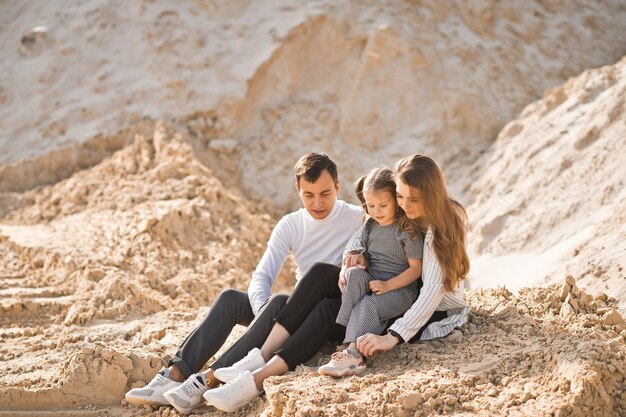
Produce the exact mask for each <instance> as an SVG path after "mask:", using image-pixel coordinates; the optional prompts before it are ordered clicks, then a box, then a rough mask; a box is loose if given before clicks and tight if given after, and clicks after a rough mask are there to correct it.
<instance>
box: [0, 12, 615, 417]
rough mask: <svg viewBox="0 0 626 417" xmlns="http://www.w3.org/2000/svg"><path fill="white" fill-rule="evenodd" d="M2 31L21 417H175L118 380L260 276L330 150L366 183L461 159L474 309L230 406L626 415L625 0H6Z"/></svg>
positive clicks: (311, 367)
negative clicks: (409, 164) (144, 402)
mask: <svg viewBox="0 0 626 417" xmlns="http://www.w3.org/2000/svg"><path fill="white" fill-rule="evenodd" d="M607 28H610V30H607ZM0 37H1V39H3V40H6V41H5V42H2V43H0V51H1V52H2V54H1V55H0V56H1V58H0V72H1V73H2V74H3V75H2V76H1V77H0V104H1V105H2V106H1V107H0V132H1V133H0V253H2V255H1V256H0V313H1V314H0V322H1V326H0V360H1V361H2V363H3V369H4V370H5V371H4V372H3V373H2V374H1V375H0V416H2V415H11V416H16V415H19V416H28V417H34V416H38V415H41V413H42V412H43V411H46V410H56V411H57V412H58V415H63V416H65V415H68V416H82V415H121V416H126V417H131V416H133V417H134V416H144V415H150V416H151V417H157V416H158V417H166V416H173V415H177V414H176V413H175V412H174V411H173V410H172V409H170V408H167V407H162V408H160V409H157V410H149V409H143V408H137V407H131V406H129V405H128V404H126V403H125V401H124V400H123V394H124V392H125V391H126V390H128V389H129V388H130V387H133V386H141V385H143V384H145V383H146V382H147V381H149V380H150V378H151V377H152V376H153V375H154V374H155V372H156V371H157V370H158V369H159V368H160V367H161V366H163V364H164V359H165V358H167V357H168V356H169V355H171V354H172V353H173V352H174V351H175V349H176V347H177V346H178V345H179V344H180V342H181V341H182V340H183V338H184V337H185V335H186V334H187V333H188V332H189V331H190V330H191V329H192V328H193V326H194V325H195V324H196V323H197V321H198V320H199V319H200V318H201V316H202V315H203V314H205V313H206V311H207V309H208V306H209V305H210V303H211V301H212V300H214V299H215V296H216V295H217V294H218V293H219V291H220V290H221V289H223V288H227V287H235V288H240V289H243V288H245V287H246V285H247V283H248V280H249V276H250V273H251V272H252V270H253V269H254V267H255V264H256V262H257V260H258V259H259V257H260V256H261V253H262V251H263V250H264V248H265V243H266V241H267V238H268V236H269V233H270V230H271V227H272V226H273V224H274V223H275V221H276V220H277V219H278V218H279V216H280V214H282V213H284V212H286V211H287V210H289V209H292V208H294V207H297V206H298V201H297V198H296V195H295V193H293V191H292V190H293V183H292V182H293V179H292V178H291V175H290V169H291V166H292V165H293V162H294V161H295V159H296V158H297V157H298V156H300V155H301V154H302V153H304V152H306V151H309V150H323V151H327V152H329V153H331V154H332V155H333V156H334V157H335V159H336V160H337V161H338V163H339V164H340V167H341V170H342V176H341V179H342V181H343V182H344V186H345V188H344V192H343V197H344V198H348V199H350V198H352V197H351V196H350V193H349V189H350V187H349V183H350V182H352V180H353V179H354V177H355V176H356V175H357V174H362V173H363V172H364V171H365V170H367V169H368V168H369V167H370V166H373V165H375V164H377V163H386V164H390V163H392V162H393V161H394V160H395V159H396V158H398V157H400V156H403V155H405V154H407V153H412V152H418V151H419V152H424V153H429V154H431V155H433V156H434V157H435V159H437V160H438V161H440V162H441V164H442V165H443V168H444V170H445V172H446V174H447V176H448V180H449V183H450V186H451V189H452V191H454V193H455V194H457V195H459V196H460V197H461V199H462V200H463V201H464V202H465V203H466V205H467V207H468V212H469V215H470V221H471V225H470V234H469V243H470V249H471V252H472V267H473V271H472V276H471V278H470V280H469V283H470V286H471V287H472V289H471V290H470V291H468V292H467V298H468V301H469V302H470V304H471V306H472V307H473V311H472V314H471V319H470V323H469V324H468V325H466V326H464V328H462V329H460V330H456V331H455V332H454V333H453V334H451V335H450V336H449V337H447V338H446V339H444V340H436V341H430V342H422V343H418V344H415V345H403V346H401V347H399V348H398V349H395V350H394V351H392V352H389V353H386V354H383V355H379V356H377V357H376V358H375V359H374V360H373V361H372V363H371V366H370V367H369V370H368V372H367V374H366V375H365V376H363V377H361V378H349V379H345V380H342V381H335V380H332V379H329V378H325V377H321V376H318V374H317V373H316V372H315V371H316V366H317V365H318V364H320V363H322V362H325V361H326V360H327V359H328V356H329V354H330V353H331V352H333V351H334V347H332V346H328V347H326V348H324V349H323V350H322V352H320V354H318V355H317V356H316V357H315V358H314V359H312V360H311V361H310V362H309V363H307V364H305V365H303V366H301V367H299V368H298V369H297V370H296V371H295V372H292V373H288V374H287V375H285V376H282V377H275V378H272V379H270V380H268V383H267V386H266V387H265V388H266V396H265V397H262V398H259V399H257V400H255V401H254V402H253V403H251V404H250V405H248V406H247V407H245V408H243V409H242V410H241V411H239V412H238V413H237V414H235V415H238V416H244V415H250V416H252V415H264V416H268V417H269V416H292V415H300V416H313V415H317V416H319V415H349V416H360V415H380V416H383V415H396V416H413V415H417V416H427V415H451V414H454V415H484V416H488V415H489V416H490V415H494V416H495V415H512V416H515V415H519V416H524V415H538V416H587V415H597V416H615V415H626V390H625V389H624V386H626V382H625V379H626V366H625V365H624V364H625V363H626V344H625V342H626V324H625V323H624V319H623V316H624V315H626V287H625V284H624V283H625V282H626V281H625V279H624V274H625V272H624V267H625V266H626V258H625V255H624V254H625V253H626V250H625V249H626V247H625V244H624V241H625V239H624V238H625V237H626V236H625V235H626V229H625V228H624V227H625V226H624V225H625V224H626V218H625V217H624V213H623V210H620V209H621V208H623V207H624V206H625V203H626V194H625V192H624V189H625V187H624V179H625V178H626V171H625V168H624V166H623V164H621V162H622V161H623V160H624V156H625V155H624V150H623V149H622V148H623V146H621V145H623V140H622V138H623V137H624V134H625V133H626V123H625V119H624V110H625V107H624V106H625V105H624V97H625V93H626V91H625V89H626V84H625V82H624V79H625V77H624V75H625V74H624V71H625V67H626V60H625V59H626V58H622V56H624V54H626V48H625V47H624V43H623V42H622V41H621V40H622V39H624V38H625V37H626V6H625V5H624V4H623V3H622V2H620V1H606V2H602V3H594V4H578V3H574V2H559V1H534V2H525V3H524V4H521V3H520V4H518V3H515V4H513V3H508V2H498V1H495V0H494V1H484V2H480V3H478V2H462V1H458V2H457V1H454V2H447V3H445V5H444V4H443V3H441V2H436V1H434V0H433V1H424V2H421V3H420V4H419V5H416V4H414V3H412V2H404V1H402V2H391V1H389V2H373V1H372V2H370V1H362V2H359V3H354V2H350V3H341V2H340V3H337V2H332V1H318V2H306V3H305V2H279V1H269V0H263V1H257V2H250V1H234V2H221V3H218V2H212V1H195V2H191V1H190V2H181V3H179V4H177V5H176V6H173V5H171V4H166V3H164V2H152V1H143V2H136V3H132V4H130V3H129V4H127V3H124V2H113V3H111V2H104V1H100V0H98V1H93V2H86V3H80V2H28V3H19V4H18V3H14V4H9V3H7V2H5V3H2V4H0ZM570 77H571V78H570ZM568 78H569V79H568ZM542 97H543V98H542ZM292 273H293V268H292V266H291V265H287V266H286V267H285V268H284V271H283V274H282V276H281V278H280V280H279V282H278V283H277V288H276V290H277V291H289V288H290V286H291V285H293V282H292V280H291V279H290V276H291V275H292ZM549 284H551V285H549ZM498 285H500V286H502V285H506V287H507V288H502V287H500V288H495V287H497V286H498ZM487 287H490V288H487ZM524 287H531V288H524ZM620 313H621V314H620ZM241 331H242V329H241V328H237V329H236V331H235V334H234V335H233V336H232V337H231V339H230V340H231V341H232V340H233V339H234V337H236V336H237V335H238V334H240V332H241ZM195 414H197V415H206V416H212V415H222V413H219V412H217V411H216V410H215V409H213V408H211V407H204V408H201V409H198V410H197V412H196V413H195Z"/></svg>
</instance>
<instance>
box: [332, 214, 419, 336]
mask: <svg viewBox="0 0 626 417" xmlns="http://www.w3.org/2000/svg"><path fill="white" fill-rule="evenodd" d="M423 246H424V244H423V235H422V234H421V233H420V234H419V236H418V237H417V238H415V239H411V237H410V236H409V234H408V233H406V232H405V231H403V230H401V229H399V228H398V227H397V225H396V224H391V225H387V226H380V225H379V224H378V223H376V221H375V220H373V219H371V218H370V219H368V221H367V222H366V223H365V224H364V225H363V227H362V228H360V229H359V230H358V231H357V232H355V234H354V236H353V238H352V239H351V240H350V242H349V243H348V245H347V246H346V249H347V250H348V251H354V250H357V251H359V252H362V253H363V252H364V251H365V255H366V257H367V258H368V261H369V264H368V268H367V271H365V270H363V269H360V268H356V267H355V268H349V269H348V270H347V271H346V272H345V275H346V280H347V283H346V286H345V288H344V291H343V293H342V296H341V309H340V310H339V314H338V315H337V320H336V322H337V323H339V324H341V325H344V326H346V336H345V339H344V343H347V342H354V341H356V339H357V337H359V336H362V335H364V334H366V333H375V334H380V333H381V332H382V331H383V330H384V329H385V326H386V325H387V322H388V320H389V319H391V318H393V317H397V316H398V315H400V314H402V313H404V312H405V311H406V310H407V309H408V308H409V307H411V305H412V304H413V302H414V301H415V299H416V297H417V285H416V283H415V282H413V283H411V284H409V285H407V286H405V287H404V288H399V289H396V290H393V291H389V292H387V293H384V294H380V295H376V294H371V293H370V292H369V282H370V281H372V280H381V281H387V280H389V279H391V278H394V277H396V276H397V275H399V274H401V273H402V272H404V271H405V270H406V269H407V268H409V262H408V259H409V258H410V259H421V258H422V252H423Z"/></svg>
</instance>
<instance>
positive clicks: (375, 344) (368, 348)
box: [356, 333, 400, 356]
mask: <svg viewBox="0 0 626 417" xmlns="http://www.w3.org/2000/svg"><path fill="white" fill-rule="evenodd" d="M399 342H400V341H399V340H398V339H397V338H396V337H395V336H394V335H392V334H391V333H387V334H385V335H382V336H377V335H375V334H371V333H368V334H366V335H363V336H361V337H359V338H358V339H356V348H357V349H358V350H359V352H361V354H362V355H363V356H372V355H373V354H375V353H376V352H380V351H384V350H389V349H391V348H393V347H394V346H395V345H397V344H398V343H399Z"/></svg>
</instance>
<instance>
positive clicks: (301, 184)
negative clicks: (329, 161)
mask: <svg viewBox="0 0 626 417" xmlns="http://www.w3.org/2000/svg"><path fill="white" fill-rule="evenodd" d="M296 189H297V190H298V195H299V196H300V200H302V204H304V208H305V209H306V210H307V211H308V212H309V213H310V214H311V216H313V218H314V219H317V220H322V219H325V218H326V217H328V215H329V214H330V212H331V211H332V209H333V207H334V205H335V201H337V194H339V182H336V183H335V181H334V180H333V177H331V176H330V174H329V173H328V171H326V170H324V171H322V174H321V175H320V177H319V178H318V179H317V181H315V182H308V181H307V180H305V179H304V177H301V178H300V180H299V181H298V183H296Z"/></svg>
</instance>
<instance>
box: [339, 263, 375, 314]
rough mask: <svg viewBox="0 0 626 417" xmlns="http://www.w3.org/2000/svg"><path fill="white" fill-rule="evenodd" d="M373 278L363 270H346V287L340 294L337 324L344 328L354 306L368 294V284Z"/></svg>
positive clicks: (353, 268)
mask: <svg viewBox="0 0 626 417" xmlns="http://www.w3.org/2000/svg"><path fill="white" fill-rule="evenodd" d="M373 279H374V278H373V277H372V276H371V275H370V274H369V273H368V272H366V271H365V270H363V269H361V268H357V267H352V268H348V270H346V286H345V288H344V289H343V294H341V309H340V310H339V313H338V314H337V323H339V324H341V325H342V326H346V325H347V324H348V321H349V320H350V315H351V313H352V309H353V308H354V306H355V305H356V304H357V303H358V302H359V300H361V299H362V298H363V297H364V296H365V295H366V294H367V293H368V292H369V282H370V281H371V280H373Z"/></svg>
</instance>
